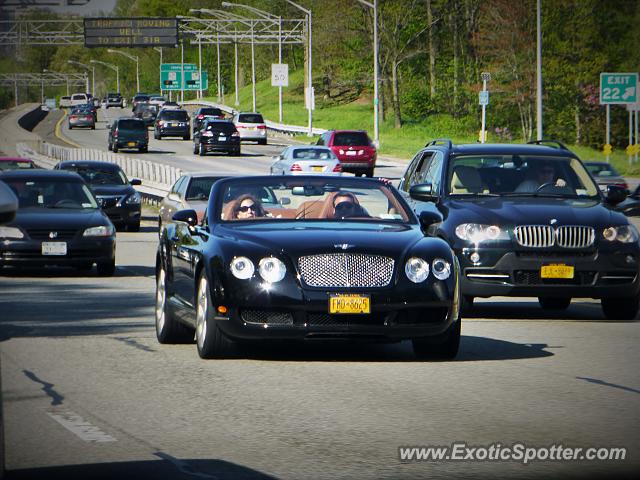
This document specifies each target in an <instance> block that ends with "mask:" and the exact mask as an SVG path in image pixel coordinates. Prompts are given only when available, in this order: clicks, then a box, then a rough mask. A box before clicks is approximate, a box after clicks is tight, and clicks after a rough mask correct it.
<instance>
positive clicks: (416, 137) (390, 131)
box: [205, 70, 640, 176]
mask: <svg viewBox="0 0 640 480" xmlns="http://www.w3.org/2000/svg"><path fill="white" fill-rule="evenodd" d="M304 83H305V78H304V76H303V72H302V71H300V70H298V71H296V72H292V73H291V72H290V74H289V87H283V89H282V112H283V116H282V123H284V124H288V125H300V126H305V125H307V124H308V113H307V110H306V109H305V108H304V89H303V85H304ZM205 99H208V100H211V101H216V100H217V99H216V98H215V97H214V96H211V97H205ZM238 101H239V103H240V105H239V106H237V107H235V106H234V108H236V109H237V110H243V111H250V110H252V108H253V96H252V88H251V84H249V85H246V86H245V87H243V88H241V89H240V91H239V92H238ZM319 101H320V99H318V98H317V97H316V105H318V103H319ZM234 102H235V94H234V93H232V94H230V95H227V96H226V98H225V103H226V104H227V105H231V106H233V104H234ZM256 109H257V110H258V111H259V112H261V113H262V114H263V115H264V117H265V118H267V119H268V120H270V121H272V122H277V121H278V120H279V108H278V88H277V87H272V86H271V79H268V80H263V81H260V82H257V83H256ZM386 120H387V121H386V122H381V124H380V148H379V152H380V155H383V156H384V155H386V156H391V157H396V158H398V159H404V160H410V159H411V158H413V156H414V155H415V153H416V152H417V151H418V150H419V149H420V148H422V147H423V146H424V144H425V143H426V142H428V141H430V140H433V139H435V138H450V139H451V140H452V141H453V142H454V143H474V142H476V141H477V138H478V131H479V129H480V128H479V124H480V120H479V115H478V122H477V125H476V124H475V123H474V122H472V123H470V122H469V120H465V121H458V120H454V119H453V118H452V117H451V116H450V115H444V114H442V115H432V116H430V117H429V118H428V119H426V120H424V121H422V122H407V123H406V124H405V125H404V126H403V127H402V128H401V129H396V128H394V126H393V112H391V111H389V112H387V119H386ZM313 126H314V127H317V128H325V129H330V128H334V129H363V130H367V131H368V132H369V136H371V137H373V130H374V129H373V107H372V103H371V102H362V101H357V102H353V103H349V104H345V105H337V106H330V107H325V108H317V107H316V109H315V110H314V111H313ZM487 129H488V139H487V141H488V142H498V143H500V142H501V141H502V140H500V139H499V138H498V136H497V135H495V134H494V133H493V132H492V127H491V126H490V125H489V126H488V127H487ZM309 141H311V139H309ZM516 141H517V140H516ZM567 146H568V147H569V148H570V149H571V150H572V151H574V152H575V153H577V154H578V156H579V157H580V158H581V159H582V160H584V161H606V157H605V155H604V154H603V153H602V151H600V150H595V149H593V148H589V147H583V146H577V145H567ZM610 161H611V163H612V164H613V165H614V166H615V167H616V168H617V169H618V170H619V171H620V172H621V173H622V174H623V175H627V176H640V162H639V163H633V164H630V163H629V157H628V156H627V155H626V153H625V152H624V150H623V149H616V150H614V152H613V154H612V155H611V156H610Z"/></svg>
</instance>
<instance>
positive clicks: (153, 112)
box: [133, 103, 159, 127]
mask: <svg viewBox="0 0 640 480" xmlns="http://www.w3.org/2000/svg"><path fill="white" fill-rule="evenodd" d="M158 108H159V107H158V105H154V104H151V103H138V105H136V108H135V110H134V111H133V116H134V117H136V118H140V119H142V120H143V121H144V123H145V125H146V126H147V127H148V126H150V125H153V123H154V122H155V121H156V117H157V116H158Z"/></svg>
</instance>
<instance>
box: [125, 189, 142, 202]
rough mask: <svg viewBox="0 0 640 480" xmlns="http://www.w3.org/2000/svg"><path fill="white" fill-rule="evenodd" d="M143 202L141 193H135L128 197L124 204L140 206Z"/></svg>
mask: <svg viewBox="0 0 640 480" xmlns="http://www.w3.org/2000/svg"><path fill="white" fill-rule="evenodd" d="M141 201H142V197H141V196H140V192H135V193H132V194H131V195H129V196H128V197H127V199H126V200H125V201H124V204H125V205H139V204H140V202H141Z"/></svg>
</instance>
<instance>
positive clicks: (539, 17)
mask: <svg viewBox="0 0 640 480" xmlns="http://www.w3.org/2000/svg"><path fill="white" fill-rule="evenodd" d="M540 1H541V0H537V3H536V25H537V35H536V39H537V42H536V43H537V48H536V84H537V85H536V138H537V139H538V140H542V15H541V12H540V9H541V7H540ZM607 143H608V142H607Z"/></svg>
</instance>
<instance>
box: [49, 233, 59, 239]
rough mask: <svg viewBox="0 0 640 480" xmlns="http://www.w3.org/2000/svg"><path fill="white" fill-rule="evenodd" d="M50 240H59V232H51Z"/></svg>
mask: <svg viewBox="0 0 640 480" xmlns="http://www.w3.org/2000/svg"><path fill="white" fill-rule="evenodd" d="M49 238H58V232H49Z"/></svg>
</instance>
